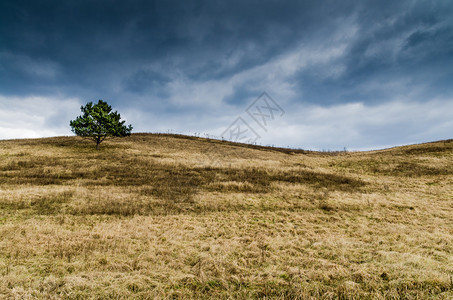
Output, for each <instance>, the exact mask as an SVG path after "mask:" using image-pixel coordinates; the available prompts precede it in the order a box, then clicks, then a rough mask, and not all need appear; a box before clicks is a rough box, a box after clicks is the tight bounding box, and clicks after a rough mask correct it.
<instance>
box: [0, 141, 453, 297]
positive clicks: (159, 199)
mask: <svg viewBox="0 0 453 300" xmlns="http://www.w3.org/2000/svg"><path fill="white" fill-rule="evenodd" d="M0 157H1V160H0V212H1V215H0V237H1V239H0V272H1V273H0V276H1V280H0V296H1V297H9V298H131V297H135V298H150V299H151V298H155V297H157V298H179V297H182V298H189V297H190V298H210V297H214V298H219V297H220V298H228V297H234V298H262V297H272V298H298V297H299V298H303V299H306V298H323V299H335V298H342V299H343V298H347V299H349V298H373V299H376V298H378V299H383V298H391V299H403V298H404V299H416V298H419V299H420V298H429V297H432V298H437V297H440V298H449V297H453V282H452V281H451V280H452V277H451V276H452V274H453V257H452V253H453V244H452V243H451V241H452V240H453V200H452V199H453V184H452V183H453V141H442V142H436V143H429V144H422V145H413V146H406V147H398V148H393V149H387V150H381V151H372V152H358V153H336V154H327V153H316V152H304V151H289V150H287V149H272V148H266V147H257V146H246V145H239V144H234V143H229V142H220V141H212V140H206V139H201V138H193V137H184V136H173V135H153V134H134V135H132V136H131V137H130V138H126V139H119V140H113V141H110V142H106V143H105V145H102V147H101V151H96V150H95V149H94V146H93V144H91V143H89V142H88V141H85V140H82V139H79V138H77V137H61V138H49V139H34V140H14V141H0Z"/></svg>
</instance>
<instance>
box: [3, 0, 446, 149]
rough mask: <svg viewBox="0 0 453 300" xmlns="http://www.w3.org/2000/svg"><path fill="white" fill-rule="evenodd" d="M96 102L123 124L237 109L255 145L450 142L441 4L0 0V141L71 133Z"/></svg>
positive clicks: (159, 123)
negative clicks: (87, 107) (74, 123)
mask: <svg viewBox="0 0 453 300" xmlns="http://www.w3.org/2000/svg"><path fill="white" fill-rule="evenodd" d="M263 92H266V93H267V94H265V95H264V98H265V99H264V100H263V98H258V97H259V96H260V95H262V93H263ZM267 95H268V96H269V97H270V98H268V97H267ZM98 99H103V100H105V101H107V102H108V103H110V104H111V105H112V106H113V108H114V109H115V110H118V111H119V112H120V113H121V115H122V117H123V118H124V119H126V120H127V122H128V123H131V124H132V125H133V126H134V131H135V132H169V131H170V132H177V133H186V134H201V135H202V136H203V135H205V134H209V135H211V136H218V137H220V136H222V133H224V132H225V130H227V129H228V128H232V127H231V126H230V125H231V124H233V123H234V122H236V121H237V120H238V119H237V118H238V117H241V119H240V121H241V122H243V123H244V124H245V125H248V127H244V126H242V128H247V129H248V130H249V132H254V133H255V134H256V137H257V140H256V142H257V143H259V144H263V145H272V144H273V145H276V146H285V147H286V146H291V147H297V148H305V149H331V150H338V149H343V148H344V147H346V148H348V149H351V150H353V149H358V150H364V149H377V148H384V147H390V146H395V145H402V144H410V143H419V142H427V141H434V140H440V139H448V138H452V137H453V2H452V1H447V0H445V1H442V0H438V1H432V0H430V1H403V0H401V1H382V0H379V1H346V0H342V1H338V0H335V1H319V0H315V1H302V0H301V1H281V0H278V1H277V0H274V1H267V0H256V1H245V0H238V1H236V0H230V1H224V0H222V1H216V0H209V1H172V0H170V1H168V0H166V1H124V0H122V1H115V0H109V1H107V0H106V1H97V0H86V1H85V0H77V1H57V0H54V1H36V0H33V1H31V0H30V1H27V0H2V1H0V139H9V138H23V137H44V136H54V135H72V133H71V130H70V127H69V121H70V120H71V119H73V118H75V117H76V116H77V115H79V114H80V106H81V105H83V104H86V103H87V102H89V101H97V100H98ZM266 99H267V100H266ZM263 101H264V102H263ZM266 101H267V102H266ZM263 103H267V104H268V105H267V106H266V105H262V104H263ZM256 106H258V108H260V107H261V113H262V116H259V115H257V114H254V112H253V109H256ZM270 107H273V108H274V110H272V109H270ZM247 111H248V112H251V113H250V114H248V113H247ZM255 113H256V111H255ZM253 116H255V118H253ZM266 116H267V117H266ZM264 119H265V120H264ZM263 122H265V124H264V126H263ZM244 124H243V125H244ZM227 132H228V131H227ZM226 138H229V137H228V136H227V137H226Z"/></svg>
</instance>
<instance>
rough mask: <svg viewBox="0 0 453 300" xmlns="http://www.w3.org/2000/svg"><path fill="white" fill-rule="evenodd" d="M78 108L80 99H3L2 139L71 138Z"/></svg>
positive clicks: (0, 112) (0, 103)
mask: <svg viewBox="0 0 453 300" xmlns="http://www.w3.org/2000/svg"><path fill="white" fill-rule="evenodd" d="M79 109H80V101H79V100H77V99H50V98H42V97H27V98H17V97H4V96H0V139H15V138H37V137H49V136H58V135H70V134H71V131H70V127H69V120H71V118H74V117H75V116H76V115H77V112H80V110H79Z"/></svg>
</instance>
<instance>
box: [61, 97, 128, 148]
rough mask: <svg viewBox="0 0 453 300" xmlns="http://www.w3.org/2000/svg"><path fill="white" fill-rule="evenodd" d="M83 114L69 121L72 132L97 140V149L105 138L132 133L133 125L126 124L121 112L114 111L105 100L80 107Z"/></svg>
mask: <svg viewBox="0 0 453 300" xmlns="http://www.w3.org/2000/svg"><path fill="white" fill-rule="evenodd" d="M80 110H81V111H82V113H83V114H82V115H81V116H78V117H77V118H76V119H75V120H72V121H71V122H69V125H70V126H71V128H72V132H74V133H75V134H76V135H78V136H81V137H86V138H89V139H92V140H93V141H95V142H96V150H99V144H100V143H102V142H103V141H104V140H105V139H108V138H115V137H125V136H129V135H131V131H132V126H131V125H128V126H126V125H124V123H125V121H121V116H120V114H119V113H118V112H117V111H115V112H112V107H111V106H110V105H109V104H108V103H107V102H105V101H102V100H99V102H98V103H97V104H93V102H88V103H87V105H85V106H82V107H81V108H80Z"/></svg>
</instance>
